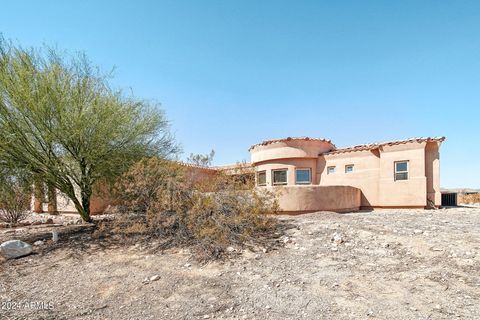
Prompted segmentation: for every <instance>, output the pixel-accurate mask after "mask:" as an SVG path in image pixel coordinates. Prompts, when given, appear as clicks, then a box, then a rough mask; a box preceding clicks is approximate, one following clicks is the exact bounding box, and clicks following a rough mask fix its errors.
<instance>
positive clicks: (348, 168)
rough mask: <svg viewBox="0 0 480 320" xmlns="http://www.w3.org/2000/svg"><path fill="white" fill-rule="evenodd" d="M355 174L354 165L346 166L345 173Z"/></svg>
mask: <svg viewBox="0 0 480 320" xmlns="http://www.w3.org/2000/svg"><path fill="white" fill-rule="evenodd" d="M350 172H353V164H347V165H346V166H345V173H350Z"/></svg>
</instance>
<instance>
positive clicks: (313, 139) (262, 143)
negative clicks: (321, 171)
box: [248, 137, 336, 151]
mask: <svg viewBox="0 0 480 320" xmlns="http://www.w3.org/2000/svg"><path fill="white" fill-rule="evenodd" d="M292 140H299V141H323V142H327V143H330V144H331V145H332V146H333V148H334V149H335V148H336V147H335V145H334V144H333V143H332V141H331V140H330V139H324V138H310V137H288V138H283V139H271V140H265V141H262V142H260V143H257V144H254V145H253V146H251V147H250V148H248V151H250V150H252V149H253V148H255V147H257V146H266V145H269V144H272V143H278V142H284V141H292Z"/></svg>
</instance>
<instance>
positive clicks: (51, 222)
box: [45, 218, 53, 224]
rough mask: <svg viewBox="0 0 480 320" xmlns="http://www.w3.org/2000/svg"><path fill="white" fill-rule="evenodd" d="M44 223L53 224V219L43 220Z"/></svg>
mask: <svg viewBox="0 0 480 320" xmlns="http://www.w3.org/2000/svg"><path fill="white" fill-rule="evenodd" d="M45 224H53V219H52V218H48V219H47V221H45Z"/></svg>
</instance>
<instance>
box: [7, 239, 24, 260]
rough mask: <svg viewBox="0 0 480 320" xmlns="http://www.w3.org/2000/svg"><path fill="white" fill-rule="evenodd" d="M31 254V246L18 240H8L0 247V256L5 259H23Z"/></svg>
mask: <svg viewBox="0 0 480 320" xmlns="http://www.w3.org/2000/svg"><path fill="white" fill-rule="evenodd" d="M31 252H32V246H31V245H29V244H28V243H26V242H23V241H20V240H10V241H7V242H4V243H2V244H1V245H0V254H1V255H2V256H4V257H5V258H7V259H13V258H18V257H23V256H26V255H28V254H30V253H31Z"/></svg>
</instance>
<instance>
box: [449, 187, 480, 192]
mask: <svg viewBox="0 0 480 320" xmlns="http://www.w3.org/2000/svg"><path fill="white" fill-rule="evenodd" d="M440 192H447V193H448V192H452V193H480V189H469V188H440Z"/></svg>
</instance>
